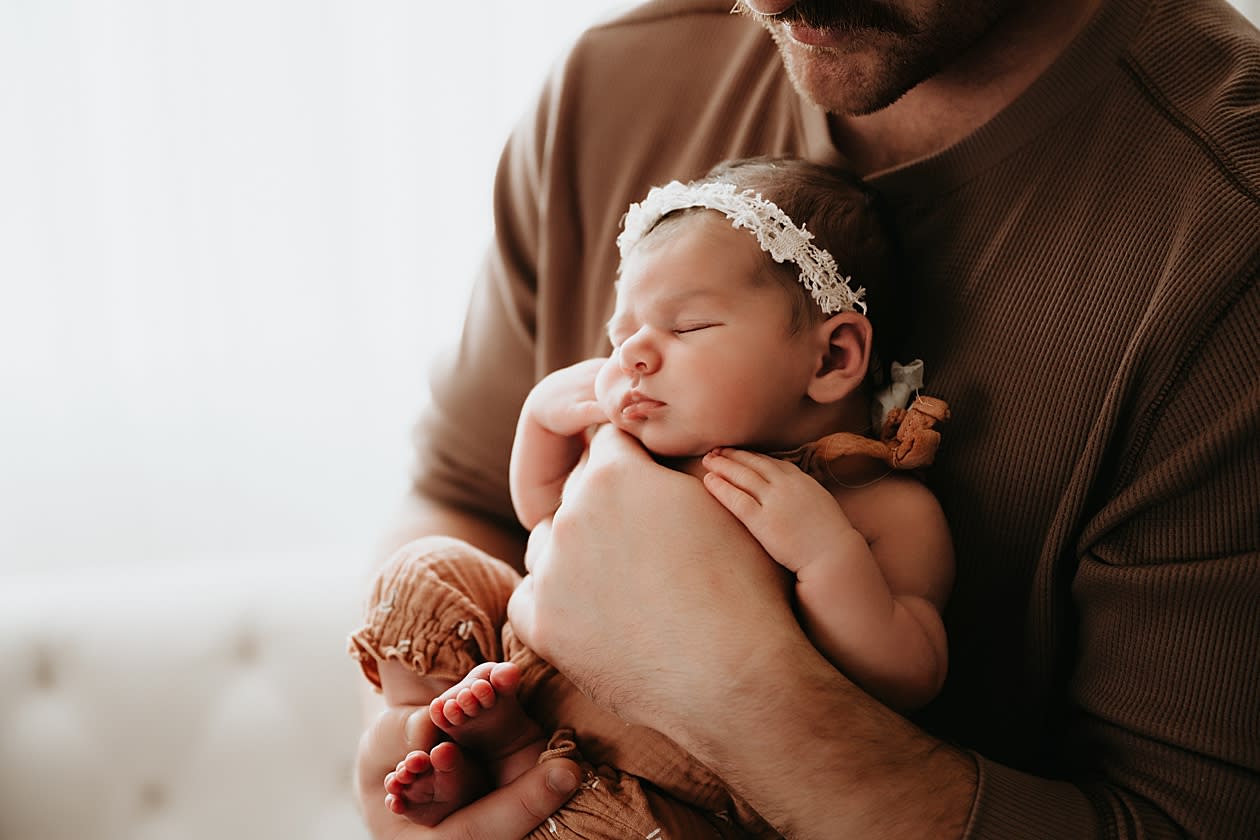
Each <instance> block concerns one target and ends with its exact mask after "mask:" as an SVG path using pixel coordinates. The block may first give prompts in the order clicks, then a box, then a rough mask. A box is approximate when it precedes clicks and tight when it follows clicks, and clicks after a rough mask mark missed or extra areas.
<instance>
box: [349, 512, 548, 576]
mask: <svg viewBox="0 0 1260 840" xmlns="http://www.w3.org/2000/svg"><path fill="white" fill-rule="evenodd" d="M434 535H441V536H446V537H456V538H458V539H461V540H464V541H465V542H468V543H471V544H472V545H475V546H477V547H478V548H480V549H481V550H482V551H484V552H486V553H487V554H489V555H491V556H492V557H498V558H499V559H500V560H502V561H504V562H505V563H507V564H508V565H510V566H512V568H514V569H516V570H517V571H524V564H523V558H524V556H525V539H526V535H525V532H524V530H522V529H520V528H519V527H514V526H509V525H508V524H506V523H503V522H500V521H498V520H495V519H492V518H490V517H488V516H485V515H482V514H477V513H473V512H470V511H465V510H461V509H459V508H456V507H453V506H451V505H448V504H444V503H442V502H438V501H434V500H432V499H428V498H425V497H423V496H419V495H417V494H415V493H408V494H407V497H406V498H405V499H404V500H403V504H402V506H401V507H400V508H399V511H398V513H397V515H395V516H394V518H393V521H392V522H391V524H390V527H389V528H388V530H387V531H386V532H385V535H384V537H383V538H382V539H381V541H380V546H379V551H378V552H377V558H376V559H377V563H378V564H379V563H380V562H381V561H383V560H384V559H385V558H387V557H389V556H390V555H391V554H393V553H394V551H396V550H397V549H398V548H399V547H400V546H403V545H405V544H406V543H409V542H411V541H412V540H415V539H419V538H420V537H428V536H434ZM373 568H375V565H374V566H373Z"/></svg>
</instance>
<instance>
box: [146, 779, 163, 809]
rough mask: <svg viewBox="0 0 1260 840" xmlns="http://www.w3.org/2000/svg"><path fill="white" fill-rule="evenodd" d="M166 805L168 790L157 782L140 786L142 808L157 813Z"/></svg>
mask: <svg viewBox="0 0 1260 840" xmlns="http://www.w3.org/2000/svg"><path fill="white" fill-rule="evenodd" d="M165 804H166V789H165V788H164V787H162V785H160V784H158V783H157V782H152V781H150V782H145V783H144V784H142V785H141V786H140V808H141V809H142V810H144V811H157V810H160V809H161V808H162V806H163V805H165Z"/></svg>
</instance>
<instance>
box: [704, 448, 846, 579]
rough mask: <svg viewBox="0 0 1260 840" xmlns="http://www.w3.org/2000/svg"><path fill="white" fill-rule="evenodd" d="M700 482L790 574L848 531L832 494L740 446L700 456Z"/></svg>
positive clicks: (790, 466) (782, 464)
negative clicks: (702, 458)
mask: <svg viewBox="0 0 1260 840" xmlns="http://www.w3.org/2000/svg"><path fill="white" fill-rule="evenodd" d="M704 466H705V469H707V470H708V473H706V474H705V476H704V486H705V487H706V488H707V489H708V491H709V492H710V493H711V494H713V497H714V498H715V499H717V500H718V501H719V502H721V503H722V506H723V507H725V508H726V509H727V510H729V511H730V512H731V513H733V514H735V516H736V518H738V519H739V521H740V522H742V523H744V527H745V528H747V529H748V530H749V532H750V533H751V534H752V535H753V536H754V537H756V538H757V542H759V543H761V547H762V548H764V549H765V550H766V553H767V554H769V555H770V556H771V557H773V558H774V559H775V561H776V562H778V563H779V564H780V565H782V566H785V567H786V568H788V569H790V570H791V571H792V572H800V570H801V568H802V567H803V566H805V564H807V563H808V562H810V560H812V559H814V558H816V557H818V556H820V555H822V556H826V555H827V554H828V553H829V552H830V551H832V550H834V547H835V546H837V545H840V544H842V543H841V542H840V538H841V537H842V536H844V535H846V534H849V533H850V532H852V531H853V525H852V524H851V523H850V522H849V518H848V517H847V516H845V514H844V511H843V510H841V508H840V505H839V503H837V502H836V500H835V497H834V496H832V495H831V493H829V492H828V491H827V489H826V488H824V487H823V486H822V485H821V484H819V483H818V482H817V481H815V480H814V479H812V478H810V477H809V476H808V475H806V474H805V473H803V472H801V470H800V469H799V468H798V467H797V466H796V465H795V464H791V463H788V462H787V461H781V460H779V459H778V458H771V457H769V456H767V455H761V454H759V453H756V452H749V451H747V450H744V449H727V448H722V449H715V450H713V451H712V452H710V453H709V454H707V455H705V456H704Z"/></svg>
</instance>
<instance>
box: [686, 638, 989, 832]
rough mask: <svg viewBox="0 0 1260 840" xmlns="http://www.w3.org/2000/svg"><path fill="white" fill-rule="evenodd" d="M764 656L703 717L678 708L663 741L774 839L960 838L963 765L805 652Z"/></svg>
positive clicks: (969, 775)
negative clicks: (692, 759)
mask: <svg viewBox="0 0 1260 840" xmlns="http://www.w3.org/2000/svg"><path fill="white" fill-rule="evenodd" d="M770 647H772V646H767V648H765V649H763V650H761V651H758V653H757V654H756V655H755V658H754V659H753V660H751V661H750V662H749V664H748V666H747V667H746V668H743V669H740V674H739V676H733V677H732V679H733V682H732V683H731V684H730V685H727V686H725V687H724V690H723V691H721V692H714V693H713V694H712V696H711V702H713V703H714V708H713V709H712V710H711V711H706V710H705V709H703V708H700V709H699V710H698V709H697V707H696V706H694V705H690V704H688V705H687V712H688V713H687V714H686V715H685V719H683V717H681V716H680V719H679V720H678V721H675V722H673V724H675V725H676V727H677V728H674V726H671V727H669V728H667V729H665V730H664V731H665V732H666V734H669V735H671V736H672V737H675V738H676V739H677V740H679V742H680V743H681V744H682V745H683V746H684V747H685V748H687V749H688V750H689V751H691V752H692V753H693V754H695V755H696V756H697V757H698V758H699V759H701V760H702V761H703V762H704V763H706V764H707V765H709V766H710V767H712V768H713V769H714V771H715V772H717V773H718V774H719V775H721V776H722V777H723V778H724V779H725V780H726V781H727V782H728V783H729V784H731V785H732V787H734V788H735V790H736V791H737V792H739V793H740V794H741V795H742V796H743V797H744V798H745V799H747V800H748V801H749V802H750V803H751V804H752V805H753V806H754V807H755V808H757V810H758V811H759V812H760V813H761V814H762V816H764V817H765V818H766V819H767V820H768V821H769V822H770V823H771V824H772V825H774V826H775V827H776V828H777V829H778V830H779V831H781V832H782V833H783V834H784V835H785V836H786V837H791V838H832V837H873V838H890V840H891V838H907V839H909V838H916V840H917V838H923V837H932V838H941V840H950V839H951V838H959V837H962V836H963V832H964V830H965V828H966V825H967V820H968V818H969V815H970V812H971V808H972V803H973V801H974V798H975V791H976V767H975V762H974V761H973V759H972V758H971V757H970V756H969V755H967V754H966V753H964V752H962V751H960V750H957V749H955V748H953V747H950V746H948V745H946V744H944V743H942V742H940V741H937V740H936V739H934V738H932V737H930V736H928V735H927V734H926V733H924V732H922V731H921V730H919V729H918V728H916V727H915V726H913V725H912V724H911V723H909V722H908V721H906V720H905V719H904V718H902V717H901V716H899V715H897V714H896V713H895V712H892V711H891V710H889V709H887V708H886V707H884V706H882V705H881V704H879V703H878V702H876V701H875V700H873V699H871V698H870V697H869V696H868V695H867V694H865V693H864V692H862V691H861V690H860V689H858V688H857V687H856V686H855V685H853V684H852V683H851V682H849V681H848V680H846V679H845V678H844V677H843V676H842V675H841V674H839V673H837V672H836V671H835V670H834V669H833V668H832V667H831V666H830V665H829V664H828V663H827V662H826V660H824V659H823V658H822V657H821V655H819V654H818V653H817V652H816V651H815V650H814V649H813V648H812V647H810V646H809V645H808V643H806V644H805V645H804V646H803V647H800V648H797V647H796V646H795V645H793V646H792V649H790V650H783V649H782V648H780V649H779V650H771V649H770ZM696 700H697V701H699V702H703V701H701V700H700V698H696ZM767 720H773V721H774V725H773V726H767V725H765V722H766V721H767ZM709 726H713V727H716V728H714V729H713V730H712V731H709V730H708V727H709ZM732 731H738V732H739V733H740V735H739V736H738V737H731V732H732ZM810 744H812V745H815V746H816V748H815V749H811V748H808V747H807V746H806V745H810Z"/></svg>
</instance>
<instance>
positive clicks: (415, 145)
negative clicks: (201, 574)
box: [0, 0, 624, 585]
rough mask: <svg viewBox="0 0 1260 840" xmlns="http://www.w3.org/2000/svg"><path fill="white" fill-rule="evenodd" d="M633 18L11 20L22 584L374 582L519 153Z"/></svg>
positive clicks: (99, 7)
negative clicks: (546, 86) (588, 42)
mask: <svg viewBox="0 0 1260 840" xmlns="http://www.w3.org/2000/svg"><path fill="white" fill-rule="evenodd" d="M615 5H618V4H617V3H615V2H613V0H548V2H545V3H529V4H526V3H519V2H508V0H493V2H479V3H466V4H461V7H460V9H459V11H458V13H457V14H451V13H450V10H449V9H444V8H443V7H441V6H435V5H432V4H429V3H422V2H418V0H322V1H320V2H310V0H215V2H209V0H0V121H3V130H0V283H2V291H0V580H2V579H3V578H2V576H3V575H5V574H9V575H12V574H19V573H29V572H35V571H40V572H47V571H50V570H51V571H58V572H61V571H71V570H75V569H79V568H84V567H93V568H100V567H102V566H104V565H108V566H122V567H130V568H137V567H139V568H141V569H143V568H146V567H149V566H162V567H165V568H168V569H169V568H172V567H176V566H179V567H182V566H190V567H196V566H199V565H201V564H206V563H213V564H221V563H233V562H238V561H239V562H244V563H250V564H253V563H256V562H259V561H263V562H268V563H272V562H277V563H278V562H285V561H286V560H290V559H291V560H298V561H300V562H302V563H303V564H305V565H310V564H341V565H344V564H355V563H363V562H365V558H366V553H367V552H368V551H369V550H370V548H371V546H372V542H373V540H374V538H375V537H376V536H377V534H378V533H379V531H380V529H381V527H382V525H383V523H384V521H385V520H386V518H387V516H388V515H389V513H390V512H391V510H392V508H393V506H394V504H395V503H396V501H397V499H398V498H400V495H401V493H402V491H403V489H404V487H405V482H406V469H407V464H408V458H409V447H408V442H407V436H408V429H409V425H410V423H411V421H412V419H413V418H414V416H415V414H416V411H417V408H418V407H419V405H420V403H421V400H422V399H424V398H425V394H426V388H425V372H426V366H427V364H428V360H429V359H430V357H431V356H432V355H433V352H434V349H435V348H437V347H439V346H441V345H443V344H444V343H446V342H448V341H449V340H450V339H452V337H453V336H455V335H456V334H457V333H458V329H459V326H460V320H461V312H462V308H463V305H464V301H465V299H466V293H467V287H468V281H469V279H470V277H471V276H472V273H473V267H474V266H475V265H476V263H477V262H478V260H479V258H480V253H481V250H482V248H483V246H484V245H485V243H486V242H487V241H488V238H489V236H490V230H491V221H490V209H489V196H490V187H491V182H492V178H493V174H494V167H495V163H496V159H497V156H498V153H499V150H500V148H501V146H502V143H503V141H504V139H505V138H506V136H507V133H508V131H509V130H510V128H511V127H512V125H513V124H514V122H515V121H516V119H517V118H518V116H519V115H521V114H522V113H523V112H524V110H525V109H526V108H527V106H528V105H529V104H530V102H531V100H532V98H533V96H534V95H535V94H536V92H537V90H538V88H539V85H540V83H541V81H542V80H543V78H544V76H545V74H546V72H547V71H548V69H549V67H550V65H551V64H552V63H553V61H554V60H555V59H556V58H557V57H558V56H559V55H560V53H561V51H562V49H563V48H564V46H565V45H566V44H567V43H568V42H569V41H570V40H571V39H572V38H573V36H574V35H575V34H576V33H577V32H578V31H579V30H580V29H581V28H583V27H584V26H585V25H586V24H587V23H589V22H590V21H591V20H593V19H595V18H597V17H600V16H603V15H605V14H607V11H608V9H609V8H610V7H613V6H615ZM623 5H624V4H623ZM0 585H2V584H0Z"/></svg>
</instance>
